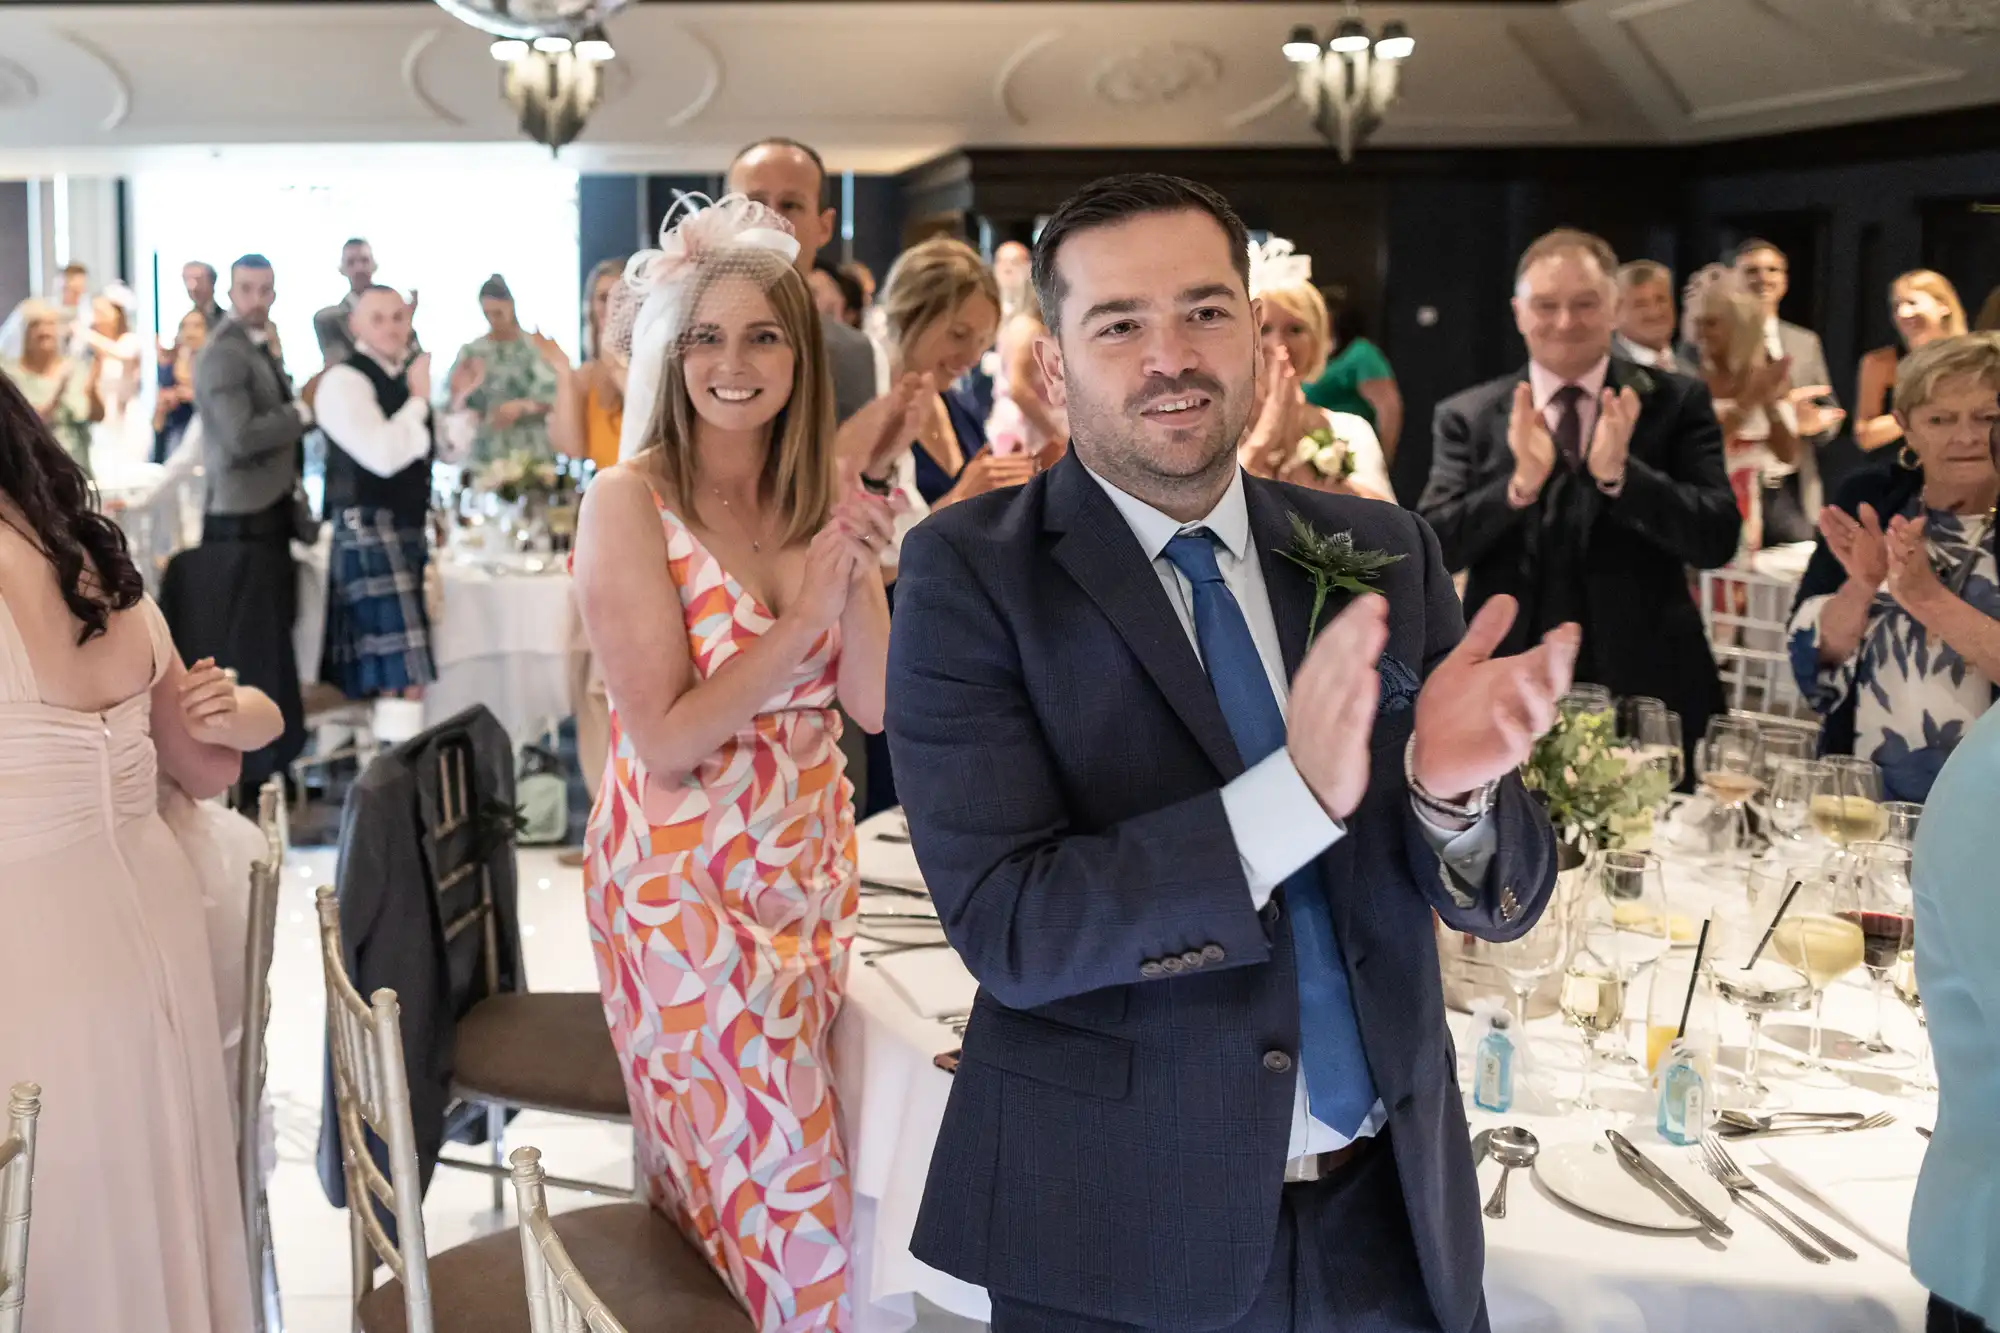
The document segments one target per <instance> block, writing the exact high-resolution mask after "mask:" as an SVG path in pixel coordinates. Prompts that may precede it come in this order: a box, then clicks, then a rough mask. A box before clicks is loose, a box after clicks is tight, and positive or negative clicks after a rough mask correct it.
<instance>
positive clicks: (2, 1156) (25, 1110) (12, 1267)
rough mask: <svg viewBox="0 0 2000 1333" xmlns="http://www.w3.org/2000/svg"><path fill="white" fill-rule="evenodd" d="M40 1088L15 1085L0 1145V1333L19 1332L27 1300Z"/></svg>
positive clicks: (31, 1085) (8, 1105)
mask: <svg viewBox="0 0 2000 1333" xmlns="http://www.w3.org/2000/svg"><path fill="white" fill-rule="evenodd" d="M41 1113H42V1090H41V1088H40V1087H38V1086H37V1085H35V1084H33V1083H16V1084H15V1085H14V1090H13V1092H12V1094H11V1095H10V1096H9V1097H8V1099H7V1138H6V1141H5V1142H0V1333H21V1306H22V1303H23V1302H25V1301H26V1300H27V1298H28V1212H29V1206H30V1204H31V1203H32V1202H33V1198H34V1186H35V1121H36V1120H37V1119H38V1118H39V1117H40V1116H41Z"/></svg>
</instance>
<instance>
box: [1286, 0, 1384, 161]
mask: <svg viewBox="0 0 2000 1333" xmlns="http://www.w3.org/2000/svg"><path fill="white" fill-rule="evenodd" d="M1416 49H1417V41H1416V38H1414V37H1412V36H1410V30H1409V29H1408V28H1406V27H1404V26H1403V25H1402V24H1401V23H1399V22H1392V23H1385V24H1383V25H1382V33H1381V35H1380V36H1379V37H1371V36H1370V35H1369V33H1368V25H1367V24H1365V23H1363V22H1362V21H1361V14H1360V12H1359V11H1358V10H1356V9H1355V7H1354V6H1353V5H1352V4H1349V5H1348V6H1347V13H1346V14H1345V15H1344V16H1343V17H1342V18H1341V20H1340V21H1339V22H1338V23H1336V24H1334V26H1333V31H1332V32H1331V33H1330V34H1328V36H1327V38H1326V40H1325V41H1324V42H1322V41H1321V40H1320V39H1319V36H1318V35H1317V34H1315V33H1314V32H1313V30H1312V29H1311V28H1310V27H1307V26H1306V25H1305V24H1300V25H1299V26H1298V27H1296V28H1293V29H1292V35H1291V36H1290V37H1288V38H1286V39H1285V46H1284V51H1285V59H1287V60H1289V61H1291V62H1292V69H1293V71H1294V72H1295V73H1296V74H1297V75H1298V80H1299V100H1300V101H1301V102H1303V103H1305V107H1306V110H1307V111H1308V112H1310V113H1311V115H1312V123H1313V128H1314V129H1316V130H1318V131H1319V132H1320V137H1321V138H1323V139H1325V140H1326V141H1327V142H1328V143H1330V144H1332V145H1333V146H1334V149H1335V150H1336V151H1337V152H1339V154H1340V160H1341V161H1342V162H1352V161H1353V160H1354V150H1355V149H1356V148H1359V147H1360V146H1361V144H1362V142H1363V141H1364V140H1365V139H1367V137H1368V136H1369V135H1370V134H1373V133H1374V132H1375V128H1376V126H1378V125H1380V124H1381V123H1382V116H1383V113H1384V112H1386V111H1387V110H1388V109H1389V107H1390V105H1391V104H1392V103H1394V102H1395V100H1396V89H1397V84H1398V82H1399V80H1400V79H1401V77H1402V71H1403V62H1404V61H1405V60H1407V59H1409V56H1410V53H1411V52H1413V51H1415V50H1416Z"/></svg>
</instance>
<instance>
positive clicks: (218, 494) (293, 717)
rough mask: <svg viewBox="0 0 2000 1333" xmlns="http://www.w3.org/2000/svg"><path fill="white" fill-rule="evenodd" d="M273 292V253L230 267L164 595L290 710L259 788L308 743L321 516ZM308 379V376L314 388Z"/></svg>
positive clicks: (199, 395)
mask: <svg viewBox="0 0 2000 1333" xmlns="http://www.w3.org/2000/svg"><path fill="white" fill-rule="evenodd" d="M276 299H277V283H276V280H275V277H274V276H273V274H272V272H271V262H270V261H269V260H268V259H265V258H264V257H263V256H262V255H256V254H250V255H245V256H243V257H242V258H241V259H239V260H237V261H236V262H235V264H233V265H231V266H230V270H229V304H230V306H231V308H232V313H231V314H230V316H229V317H228V318H227V319H225V320H223V321H222V322H221V323H220V324H218V325H216V327H215V331H214V332H213V333H211V334H209V337H208V344H207V346H206V347H204V348H203V349H202V353H201V357H200V359H198V360H197V361H196V362H195V370H194V402H195V414H196V415H197V416H198V417H200V418H201V426H202V463H203V466H204V469H205V470H206V473H207V477H208V503H207V516H206V518H205V519H204V520H203V523H202V534H201V545H200V546H199V547H197V548H195V549H194V550H192V551H186V552H183V553H182V554H181V555H180V556H178V557H176V558H175V560H174V562H173V563H172V564H171V565H169V566H168V569H167V576H166V580H165V582H164V584H163V585H162V587H161V595H160V603H161V609H162V611H164V612H165V613H166V617H167V623H168V625H169V626H170V627H171V628H172V629H173V632H174V641H175V642H176V643H178V644H179V645H181V648H182V650H183V651H185V652H189V653H192V654H193V655H194V656H195V657H212V658H214V659H215V660H216V661H217V662H218V663H220V664H222V665H223V666H226V667H230V668H232V669H234V670H235V671H236V672H237V674H238V677H239V679H240V680H241V681H242V683H243V684H245V685H252V686H255V687H256V688H258V689H260V690H262V691H264V693H266V694H268V695H270V696H271V698H273V699H275V700H276V701H277V703H278V708H279V710H280V711H281V712H283V713H284V715H285V734H284V736H282V737H281V738H279V740H278V741H277V742H276V743H274V744H273V745H270V746H267V747H265V748H264V749H262V750H259V751H257V752H255V753H254V754H251V755H246V756H245V757H244V761H243V779H242V782H243V787H244V788H245V789H247V790H248V791H249V792H251V793H253V794H254V793H255V791H256V789H257V786H258V784H259V783H261V782H262V781H263V780H264V779H265V778H266V777H268V776H270V775H271V774H272V773H275V772H278V771H279V770H280V769H282V768H283V767H284V766H285V765H286V764H288V763H290V762H291V760H292V759H294V758H296V757H297V755H298V753H299V751H300V750H301V749H302V748H304V744H305V707H304V704H303V702H302V700H301V699H300V695H299V672H298V665H297V662H296V660H295V658H294V655H293V652H292V622H293V621H294V620H295V619H296V618H297V613H298V590H297V586H296V575H295V572H294V570H293V565H292V552H291V543H292V541H293V539H294V538H299V539H303V540H307V541H310V540H311V539H312V538H313V536H314V535H315V534H314V531H313V529H314V528H315V527H316V526H317V525H316V524H314V523H313V521H312V518H311V514H310V512H309V511H308V510H307V508H306V505H305V497H304V494H303V492H302V491H301V489H300V486H299V476H300V472H301V469H302V465H303V452H302V448H301V442H302V441H303V440H304V438H305V433H306V430H307V428H308V427H310V426H311V425H312V409H311V407H309V406H308V405H307V404H306V403H305V402H301V401H299V400H298V399H297V398H295V397H294V395H293V393H292V382H291V379H290V377H289V376H287V375H286V374H285V368H284V366H283V364H282V363H281V362H280V361H279V360H278V357H277V355H276V354H275V353H274V352H273V351H272V350H271V305H272V303H273V302H274V301H275V300H276ZM313 387H314V386H313V385H311V384H308V385H307V386H306V389H307V396H308V397H310V396H311V391H312V389H313Z"/></svg>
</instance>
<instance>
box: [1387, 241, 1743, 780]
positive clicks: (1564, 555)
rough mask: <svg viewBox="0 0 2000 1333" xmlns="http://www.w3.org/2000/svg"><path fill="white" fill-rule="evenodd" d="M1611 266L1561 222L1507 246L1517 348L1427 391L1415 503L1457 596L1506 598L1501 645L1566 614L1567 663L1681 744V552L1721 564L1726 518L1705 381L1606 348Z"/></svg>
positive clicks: (1684, 629) (1684, 601) (1694, 654)
mask: <svg viewBox="0 0 2000 1333" xmlns="http://www.w3.org/2000/svg"><path fill="white" fill-rule="evenodd" d="M1617 267H1618V261H1617V257H1616V256H1615V255H1614V254H1612V251H1611V247H1610V246H1609V245H1606V244H1605V243H1604V242H1603V241H1602V240H1600V239H1598V238H1597V237H1595V236H1591V235H1589V234H1588V233H1585V232H1580V231H1570V230H1567V229H1565V230H1560V231H1553V232H1550V233H1549V234H1548V235H1546V236H1543V237H1542V238H1541V239H1539V240H1537V241H1536V242H1535V243H1534V244H1533V245H1531V246H1529V247H1528V249H1527V250H1526V252H1524V253H1523V254H1522V256H1521V262H1520V265H1519V267H1518V269H1517V270H1516V275H1515V290H1514V320H1515V324H1516V325H1517V327H1519V329H1520V330H1521V336H1522V338H1524V339H1525V340H1526V341H1527V344H1528V358H1529V361H1528V365H1527V366H1525V367H1524V368H1522V369H1521V370H1520V371H1517V372H1516V373H1514V374H1512V375H1508V376H1504V377H1502V378H1500V379H1497V380H1492V381H1489V382H1488V383H1485V384H1482V385H1479V386H1478V387H1477V388H1473V389H1467V390H1466V391H1465V392H1464V393H1461V394H1458V395H1456V396H1455V397H1452V398H1448V399H1446V400H1445V401H1444V402H1442V403H1440V404H1439V405H1438V409H1437V417H1436V421H1435V425H1434V428H1433V429H1434V439H1433V443H1432V453H1431V476H1430V483H1429V485H1427V486H1426V487H1425V488H1424V494H1423V499H1422V500H1421V501H1420V502H1419V503H1418V506H1417V508H1418V511H1419V512H1420V513H1422V514H1423V516H1424V517H1425V518H1426V519H1428V520H1429V521H1430V524H1431V527H1432V528H1433V529H1435V530H1436V532H1437V537H1438V542H1439V544H1440V545H1441V546H1442V547H1443V548H1444V561H1445V564H1446V566H1448V567H1449V568H1451V569H1454V570H1468V571H1470V573H1471V580H1470V582H1469V583H1468V585H1467V587H1466V590H1465V607H1466V610H1467V612H1469V613H1474V614H1476V613H1477V612H1478V611H1479V609H1480V608H1481V607H1482V606H1484V605H1485V604H1486V603H1487V602H1488V601H1489V600H1491V599H1492V598H1494V597H1496V596H1499V595H1501V594H1506V595H1508V596H1510V597H1512V598H1513V599H1514V600H1515V601H1517V602H1518V603H1519V605H1520V608H1521V610H1520V614H1519V615H1518V616H1517V617H1516V618H1515V620H1514V624H1513V628H1512V630H1511V632H1510V633H1509V634H1508V636H1507V637H1506V639H1504V640H1503V641H1502V645H1501V646H1502V648H1503V650H1506V649H1514V650H1518V649H1519V648H1520V647H1521V646H1523V645H1525V644H1527V643H1531V642H1533V640H1534V637H1535V636H1536V635H1538V634H1540V633H1542V632H1544V631H1546V630H1548V629H1550V628H1552V627H1554V626H1556V625H1560V624H1563V623H1565V622H1568V621H1575V622H1578V623H1580V624H1581V625H1582V626H1583V648H1582V652H1581V655H1580V656H1579V657H1578V659H1577V667H1576V675H1577V679H1579V680H1588V681H1595V682H1597V683H1598V684H1601V685H1604V686H1606V687H1608V688H1609V689H1610V690H1611V691H1612V692H1613V693H1614V694H1639V695H1650V696H1652V697H1654V698H1658V699H1663V700H1665V701H1666V704H1667V707H1669V708H1671V709H1673V710H1674V711H1675V712H1677V713H1679V714H1680V715H1681V722H1682V727H1683V730H1684V734H1685V737H1686V741H1687V743H1688V745H1690V746H1692V745H1693V744H1694V742H1696V741H1697V740H1699V739H1700V738H1701V735H1702V732H1703V731H1704V730H1705V728H1706V727H1707V725H1708V719H1709V717H1710V716H1711V715H1712V714H1714V713H1717V712H1719V711H1721V709H1722V686H1721V683H1720V681H1719V680H1718V678H1717V676H1716V670H1715V658H1714V655H1713V654H1712V653H1711V652H1710V651H1709V646H1708V640H1707V637H1706V636H1705V635H1704V633H1703V632H1702V625H1701V616H1700V614H1699V613H1698V612H1697V611H1696V609H1695V604H1694V598H1693V597H1692V596H1691V595H1690V594H1689V592H1688V577H1687V569H1688V567H1689V566H1690V565H1692V566H1694V567H1695V568H1697V569H1712V568H1714V567H1716V566H1718V565H1721V564H1725V563H1727V562H1728V560H1729V559H1730V557H1731V556H1733V555H1735V554H1736V542H1737V535H1738V527H1739V524H1740V520H1739V518H1738V515H1737V510H1736V499H1735V496H1734V494H1733V493H1732V492H1731V491H1730V489H1729V476H1728V473H1727V471H1726V470H1725V468H1724V466H1723V458H1722V428H1721V426H1720V425H1719V424H1717V422H1716V419H1715V409H1714V407H1713V405H1712V404H1711V403H1710V401H1709V396H1708V389H1707V388H1706V387H1705V386H1704V385H1703V384H1702V383H1701V382H1700V381H1699V380H1694V379H1689V378H1687V377H1685V376H1682V375H1674V374H1669V373H1666V372H1664V371H1658V370H1646V369H1644V368H1643V367H1640V366H1638V365H1635V364H1634V363H1632V362H1631V361H1628V360H1625V359H1624V358H1623V357H1618V356H1614V355H1612V352H1611V335H1612V332H1613V330H1614V329H1615V328H1616V326H1617V312H1618V306H1617V299H1618V298H1617V288H1616V286H1615V284H1614V282H1613V274H1614V273H1615V272H1616V270H1617Z"/></svg>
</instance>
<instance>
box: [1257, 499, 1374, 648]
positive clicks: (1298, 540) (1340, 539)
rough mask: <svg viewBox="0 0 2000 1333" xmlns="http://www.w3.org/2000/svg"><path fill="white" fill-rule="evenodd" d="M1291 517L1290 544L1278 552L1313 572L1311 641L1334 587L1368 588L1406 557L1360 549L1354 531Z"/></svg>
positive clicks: (1308, 634)
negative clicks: (1327, 529) (1333, 529)
mask: <svg viewBox="0 0 2000 1333" xmlns="http://www.w3.org/2000/svg"><path fill="white" fill-rule="evenodd" d="M1291 518H1292V542H1291V545H1289V546H1287V547H1285V548H1284V549H1283V550H1281V551H1279V552H1278V554H1279V555H1281V556H1283V557H1284V558H1285V559H1287V560H1289V561H1291V562H1292V563H1293V564H1295V565H1297V566H1298V567H1299V568H1300V569H1303V570H1304V571H1305V572H1306V573H1307V574H1309V575H1311V576H1312V581H1313V606H1312V615H1311V616H1310V617H1309V618H1308V619H1307V620H1306V642H1307V643H1308V644H1310V643H1311V642H1312V640H1313V636H1314V635H1316V634H1318V633H1319V613H1320V611H1321V610H1323V609H1324V608H1325V606H1326V598H1327V594H1328V593H1330V592H1332V591H1333V590H1334V589H1335V588H1339V589H1340V590H1342V591H1343V592H1353V593H1363V592H1367V591H1369V587H1368V582H1369V580H1371V579H1373V578H1374V577H1375V576H1376V575H1377V574H1379V573H1381V572H1382V571H1383V570H1385V569H1387V568H1388V567H1389V566H1390V565H1393V564H1395V563H1396V562H1397V561H1398V560H1401V559H1402V558H1403V557H1402V556H1400V555H1390V554H1388V553H1387V552H1386V551H1357V550H1355V549H1354V534H1353V533H1351V532H1335V533H1331V534H1329V533H1323V532H1321V531H1320V530H1319V529H1317V528H1315V527H1314V526H1313V525H1312V524H1310V523H1308V522H1306V521H1305V520H1304V519H1303V518H1300V517H1299V516H1298V514H1297V513H1296V512H1294V513H1293V514H1292V516H1291Z"/></svg>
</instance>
